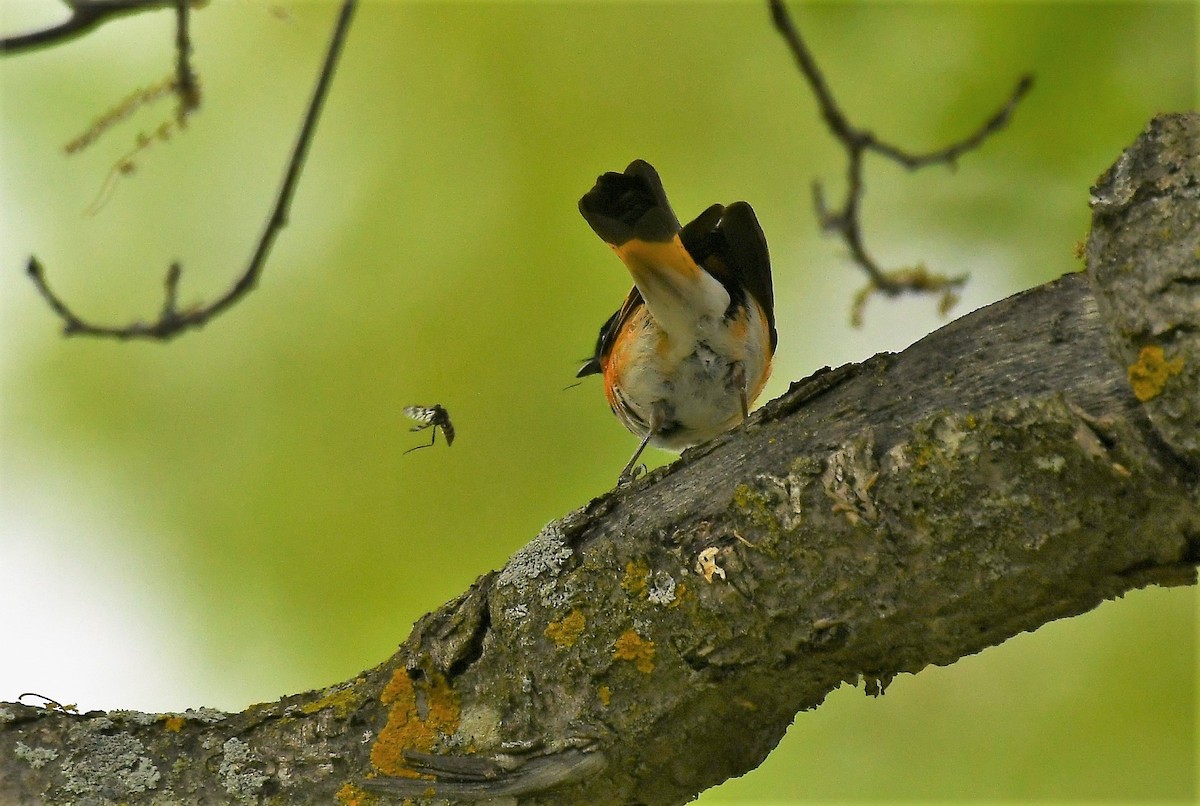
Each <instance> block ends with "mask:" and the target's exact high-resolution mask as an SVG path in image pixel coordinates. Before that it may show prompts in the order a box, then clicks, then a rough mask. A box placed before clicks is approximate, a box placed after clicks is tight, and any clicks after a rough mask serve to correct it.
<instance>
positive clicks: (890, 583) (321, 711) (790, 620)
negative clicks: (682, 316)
mask: <svg viewBox="0 0 1200 806" xmlns="http://www.w3.org/2000/svg"><path fill="white" fill-rule="evenodd" d="M1198 155H1200V116H1197V115H1188V116H1171V117H1163V118H1159V119H1157V120H1155V121H1154V122H1153V123H1152V124H1151V126H1150V128H1149V129H1148V130H1147V132H1146V133H1145V134H1144V135H1143V137H1142V138H1141V139H1140V140H1139V141H1138V143H1136V144H1135V145H1134V147H1133V148H1131V149H1130V151H1128V152H1127V153H1126V156H1125V157H1123V158H1122V160H1121V162H1120V163H1118V165H1117V166H1116V167H1115V168H1114V169H1113V171H1111V172H1110V173H1109V174H1108V175H1107V176H1106V177H1105V178H1104V179H1103V180H1102V181H1101V183H1100V185H1099V186H1098V188H1097V189H1096V191H1095V193H1096V200H1095V214H1094V224H1093V232H1092V235H1091V239H1090V245H1089V266H1090V275H1089V276H1088V277H1084V276H1081V275H1069V276H1066V277H1064V278H1062V279H1060V280H1057V281H1055V282H1052V283H1048V284H1047V285H1045V286H1042V287H1040V288H1036V289H1033V290H1031V291H1028V292H1025V293H1022V294H1018V295H1017V296H1014V297H1012V298H1010V299H1007V300H1004V301H1002V302H999V303H996V304H994V305H992V306H990V307H988V308H985V309H982V310H979V311H976V312H975V313H972V314H970V315H968V316H966V317H963V318H962V319H959V320H958V321H956V322H953V323H952V324H950V325H948V326H946V327H944V328H942V329H941V330H939V331H937V332H935V333H933V334H931V335H930V336H928V337H927V338H925V339H924V340H922V341H921V342H919V343H918V344H915V345H913V346H912V347H911V348H909V349H908V350H905V351H904V352H903V353H901V354H898V355H891V354H884V355H879V356H876V357H875V358H872V359H871V360H869V361H867V362H865V363H863V364H860V365H848V366H845V367H842V368H840V369H837V370H824V371H822V372H819V373H817V374H816V375H814V376H813V377H811V378H809V379H808V380H806V381H803V382H800V383H797V384H794V385H793V387H792V389H790V390H789V391H788V393H787V394H785V395H784V396H783V397H781V398H779V399H777V400H775V401H772V402H771V403H769V404H768V405H767V406H765V407H764V408H763V409H762V410H760V411H759V412H757V413H756V414H754V415H753V416H752V417H751V418H750V420H749V421H748V423H747V424H746V425H745V426H744V427H742V428H739V429H738V430H736V431H735V432H733V433H730V434H727V435H725V436H723V437H721V438H718V439H716V440H714V441H713V442H711V443H708V444H707V445H705V446H702V447H700V448H698V449H694V450H692V451H689V452H688V453H686V454H685V455H684V457H683V459H682V460H681V461H679V462H677V463H675V464H673V465H671V466H670V467H667V468H663V469H661V470H658V471H655V472H653V473H651V474H649V476H647V477H646V478H644V479H642V480H640V481H638V482H636V483H635V484H633V485H631V486H630V487H628V488H623V489H620V490H616V491H613V492H611V493H609V494H607V495H605V496H602V497H601V498H598V499H596V500H594V501H592V502H591V503H589V504H588V505H587V506H585V507H582V508H581V509H579V510H577V511H576V512H574V513H571V514H570V515H568V516H567V517H566V518H564V519H563V520H561V521H556V522H554V523H551V524H549V525H548V526H547V527H546V528H545V529H544V530H543V531H542V533H541V534H540V535H539V536H538V537H537V538H536V539H535V540H534V541H533V542H531V543H530V544H529V545H528V546H526V547H525V548H523V549H522V550H521V551H519V552H518V553H517V554H516V555H514V557H513V558H512V559H511V560H510V561H509V563H508V564H507V565H506V567H505V568H504V569H503V570H502V571H500V572H498V573H488V574H485V575H484V576H482V577H480V578H479V580H478V581H477V582H476V584H475V585H473V586H472V587H471V589H470V590H468V591H467V592H466V593H464V594H463V595H462V596H460V597H459V598H458V599H456V600H454V601H453V602H450V603H449V604H447V605H445V606H444V607H442V608H441V609H440V610H438V611H436V612H434V613H431V614H429V615H427V616H425V617H424V618H423V619H422V620H421V621H420V622H419V623H418V624H417V626H416V628H415V629H414V630H413V633H412V635H411V636H410V637H409V638H408V640H407V641H406V642H405V643H404V645H403V646H402V647H401V648H400V650H399V652H398V653H397V654H396V655H395V656H393V657H392V658H390V659H389V660H387V661H386V662H385V663H383V664H381V665H380V666H378V667H377V668H375V669H371V670H369V671H367V672H364V673H363V674H362V675H361V676H359V677H358V678H356V679H354V680H350V681H347V682H346V683H344V684H341V685H339V686H334V687H332V688H330V689H326V690H324V691H319V692H309V693H306V694H300V695H295V696H289V697H285V698H283V699H282V700H280V701H279V702H277V703H272V704H268V705H258V706H253V707H251V708H250V709H248V710H246V711H245V712H243V713H240V714H224V713H218V712H213V711H207V710H199V711H189V712H187V713H185V714H159V715H150V714H135V713H129V712H114V713H108V714H100V713H91V714H83V715H78V714H72V713H65V712H63V711H62V710H60V709H52V708H51V709H47V708H36V707H29V706H24V705H19V704H9V705H5V706H3V708H2V709H0V723H3V724H0V791H4V792H6V793H15V796H16V797H17V798H18V799H24V800H34V801H36V800H41V801H43V802H47V803H58V802H66V801H83V800H85V799H88V798H93V799H97V798H98V799H101V800H103V799H105V798H107V799H108V800H109V801H117V800H119V801H122V802H128V803H150V802H155V799H167V800H170V801H172V802H189V803H200V802H231V801H238V800H242V801H244V802H254V801H255V799H257V798H261V797H269V796H272V795H278V796H280V797H281V798H282V799H284V800H288V801H292V802H320V801H322V800H323V801H326V802H327V801H328V800H329V799H330V798H332V797H334V796H335V795H336V796H337V797H338V799H339V800H340V801H341V802H343V803H369V802H381V801H379V800H375V801H372V800H371V799H372V798H383V799H384V800H383V801H382V802H392V800H393V799H398V798H401V797H411V798H413V799H414V802H429V801H430V800H431V799H434V800H436V799H444V800H448V801H451V802H469V801H474V800H481V799H486V798H495V797H500V796H503V797H509V798H513V799H515V800H516V802H520V803H522V804H576V803H589V804H625V803H631V802H638V803H644V804H674V803H683V802H685V801H686V800H687V799H689V798H690V797H691V796H692V795H693V794H694V793H696V792H698V791H700V790H702V789H704V788H706V787H708V786H711V785H713V784H716V783H718V782H720V781H722V780H725V779H726V778H728V777H730V776H732V775H737V774H739V773H742V772H745V771H746V770H748V769H750V768H752V767H754V766H756V765H757V764H759V763H760V762H761V761H762V760H763V758H765V756H766V755H767V754H768V753H769V752H770V751H771V749H772V748H773V747H774V746H775V744H776V743H777V742H778V741H779V738H780V737H781V736H782V735H783V732H784V730H785V729H786V727H787V725H788V724H789V723H790V722H791V720H792V718H793V717H794V715H795V714H796V712H797V711H798V710H801V709H805V708H811V707H814V706H817V705H819V704H820V703H821V702H822V700H823V699H824V698H825V696H826V695H827V694H828V693H829V692H830V691H832V690H833V689H834V688H836V687H837V686H839V685H841V684H842V683H844V682H847V681H849V682H857V681H859V680H864V679H865V680H866V682H867V686H868V690H874V691H879V690H882V689H883V688H884V687H885V686H886V685H887V683H888V681H889V680H891V679H892V677H894V676H895V675H897V674H900V673H904V672H909V673H915V672H919V671H920V670H921V669H923V668H925V667H926V666H928V665H930V664H939V665H944V664H948V663H952V662H954V661H955V660H956V659H958V658H960V657H962V656H964V655H967V654H971V653H975V652H978V651H980V650H981V649H983V648H985V647H988V646H991V645H994V644H997V643H1000V642H1002V641H1004V640H1006V639H1007V638H1009V637H1011V636H1013V635H1016V634H1018V633H1020V632H1023V631H1026V630H1032V629H1036V628H1037V627H1038V626H1040V625H1042V624H1044V623H1046V622H1048V621H1050V620H1053V619H1057V618H1063V617H1066V616H1071V615H1075V614H1078V613H1082V612H1085V611H1087V610H1090V609H1091V608H1093V607H1095V606H1096V605H1097V604H1099V603H1100V602H1102V601H1104V600H1105V599H1108V598H1112V597H1116V596H1119V595H1121V594H1122V593H1124V592H1126V591H1128V590H1132V589H1134V588H1139V587H1143V586H1145V585H1150V584H1158V585H1185V584H1194V583H1195V581H1196V569H1195V566H1196V564H1197V562H1200V502H1198V500H1197V499H1198V495H1200V494H1198V492H1197V490H1198V486H1197V479H1198V471H1197V467H1198V465H1197V461H1196V460H1197V455H1196V451H1195V447H1196V445H1195V435H1196V433H1197V428H1196V421H1195V416H1196V415H1195V411H1196V403H1195V401H1196V400H1197V398H1198V397H1200V372H1198V370H1197V367H1198V366H1200V358H1197V356H1200V352H1198V348H1197V341H1198V340H1200V328H1196V327H1194V326H1193V325H1192V324H1191V323H1192V321H1193V318H1194V317H1195V316H1196V311H1197V310H1200V283H1197V282H1196V281H1195V278H1196V276H1197V275H1198V274H1200V269H1198V268H1197V265H1198V261H1197V254H1200V252H1198V251H1197V250H1198V249H1200V225H1198V222H1197V215H1198V213H1197V210H1200V156H1198ZM1167 223H1169V224H1170V226H1166V224H1167ZM1093 289H1096V290H1093ZM1130 295H1134V296H1136V297H1137V298H1138V299H1137V300H1130V299H1129V296H1130ZM1131 323H1132V324H1131ZM1147 348H1158V349H1151V350H1150V351H1149V353H1147ZM1114 356H1115V357H1114Z"/></svg>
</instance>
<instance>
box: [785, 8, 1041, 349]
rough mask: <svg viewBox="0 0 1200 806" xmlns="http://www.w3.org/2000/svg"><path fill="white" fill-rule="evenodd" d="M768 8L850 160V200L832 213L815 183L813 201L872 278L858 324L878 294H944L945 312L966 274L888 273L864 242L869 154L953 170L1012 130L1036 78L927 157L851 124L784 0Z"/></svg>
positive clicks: (861, 298)
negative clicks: (974, 126) (865, 169)
mask: <svg viewBox="0 0 1200 806" xmlns="http://www.w3.org/2000/svg"><path fill="white" fill-rule="evenodd" d="M768 4H769V6H770V9H771V19H772V21H773V22H774V24H775V28H776V29H777V30H778V31H779V33H780V34H781V35H782V36H783V38H784V40H785V41H786V42H787V44H788V47H789V48H790V49H791V51H792V55H793V56H794V57H795V59H796V64H797V66H798V67H799V68H800V72H801V73H802V74H803V75H804V78H805V80H807V82H808V84H809V86H810V87H811V89H812V91H813V94H814V95H815V96H816V99H817V104H818V105H819V106H820V108H821V117H822V118H824V120H825V123H826V125H827V126H828V127H829V130H830V131H831V132H832V133H833V136H834V137H835V138H837V140H838V142H840V143H841V144H842V146H843V147H844V148H845V149H846V156H847V157H848V165H847V168H846V196H845V199H844V200H843V202H842V204H841V206H840V207H838V208H836V209H832V208H830V207H829V206H828V205H827V204H826V203H825V194H824V191H823V189H822V187H821V183H820V182H819V181H815V180H814V182H813V200H814V202H815V204H816V208H817V216H818V218H819V219H820V222H821V228H822V229H823V230H825V231H826V232H835V233H838V234H839V235H841V236H842V239H843V240H844V241H845V242H846V246H847V247H848V248H849V250H850V254H851V256H852V257H853V258H854V261H855V262H856V263H857V264H858V265H859V266H860V267H862V269H863V271H865V272H866V273H867V277H868V278H869V284H868V285H867V287H866V288H864V289H863V290H862V291H860V292H859V293H858V295H857V296H856V298H855V304H854V309H853V311H852V315H851V319H852V321H853V322H854V324H855V325H856V326H857V325H859V324H861V318H862V308H863V306H864V305H865V304H866V301H867V299H869V298H870V296H871V295H872V294H873V293H882V294H886V295H888V296H897V295H898V294H902V293H906V292H908V293H940V294H941V295H942V300H941V308H942V310H943V312H945V310H947V309H948V308H949V307H950V306H951V305H953V304H954V302H955V301H956V300H957V291H958V289H959V288H961V287H962V284H963V283H964V282H966V280H967V276H966V275H958V276H954V277H947V276H945V275H940V274H935V273H932V272H929V271H928V270H926V269H925V267H924V266H916V267H910V268H903V269H896V270H890V271H889V270H885V269H883V268H882V267H881V266H880V265H879V264H878V263H877V262H876V261H875V259H874V258H873V257H871V255H870V253H869V252H867V248H866V246H865V245H864V243H863V236H862V224H861V223H860V216H859V213H860V211H861V209H862V197H863V192H864V185H863V178H862V171H863V168H862V164H863V155H864V154H865V153H866V152H867V151H874V152H875V153H876V154H879V155H881V156H883V157H886V158H888V159H890V160H892V161H893V162H896V163H898V164H899V165H903V166H904V167H905V168H908V169H909V170H916V169H917V168H924V167H926V166H928V165H949V166H950V167H952V168H953V167H954V166H955V165H956V164H957V161H958V158H959V157H961V156H962V155H963V154H965V153H967V152H969V151H971V150H973V149H976V148H978V147H979V146H980V145H982V144H983V142H984V141H985V140H986V139H987V138H988V137H990V136H991V135H993V134H995V133H996V132H998V131H1000V130H1001V129H1002V128H1004V126H1005V125H1007V123H1008V121H1009V119H1010V118H1011V117H1012V113H1013V110H1014V109H1016V106H1017V104H1018V103H1020V101H1021V99H1022V98H1024V97H1025V95H1026V94H1027V93H1028V92H1029V90H1030V88H1031V87H1032V86H1033V77H1032V76H1030V75H1024V76H1022V77H1021V79H1020V80H1019V81H1018V82H1017V86H1016V88H1015V89H1014V90H1013V92H1012V94H1011V95H1010V96H1009V98H1008V100H1007V101H1006V102H1005V103H1004V105H1003V106H1001V107H1000V109H999V110H997V111H996V113H995V114H993V115H992V116H991V117H990V118H988V119H987V120H986V121H984V123H983V125H981V126H980V127H979V128H978V129H977V130H976V131H975V132H973V133H972V134H970V135H968V136H967V137H964V138H963V139H961V140H959V141H957V142H955V143H953V144H951V145H949V146H946V147H945V148H941V149H938V150H936V151H930V152H927V153H915V152H912V151H908V150H906V149H902V148H900V147H898V146H894V145H892V144H890V143H887V142H884V141H883V140H880V139H879V138H878V137H876V136H875V135H874V134H873V133H872V132H869V131H867V130H865V129H860V128H858V127H856V126H854V125H853V124H851V123H850V121H849V120H848V119H847V118H846V115H845V113H844V112H842V109H841V107H839V106H838V104H837V101H836V100H835V99H834V97H833V93H832V92H831V91H830V89H829V84H828V83H827V82H826V81H825V76H824V74H823V73H822V72H821V69H820V67H818V66H817V62H816V59H815V58H814V57H813V55H812V52H811V51H810V50H809V49H808V46H807V45H806V44H805V43H804V40H803V38H802V37H801V36H800V31H799V30H798V29H797V28H796V25H795V23H794V22H793V21H792V17H791V14H790V13H789V12H788V10H787V6H786V5H784V3H783V0H768Z"/></svg>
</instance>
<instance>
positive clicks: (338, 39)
mask: <svg viewBox="0 0 1200 806" xmlns="http://www.w3.org/2000/svg"><path fill="white" fill-rule="evenodd" d="M181 5H182V4H181ZM357 5H358V2H357V0H344V2H343V3H342V8H341V11H340V12H339V14H338V18H337V22H336V23H335V24H334V30H333V36H332V39H331V41H330V43H329V50H328V52H327V53H326V55H325V61H324V64H323V65H322V67H321V74H320V76H319V77H318V79H317V86H316V88H315V89H314V90H313V96H312V100H311V101H310V102H309V105H308V110H307V111H306V113H305V115H304V122H303V124H302V125H301V127H300V134H299V135H298V137H297V138H296V144H295V146H294V147H293V149H292V155H291V158H290V159H289V161H288V166H287V170H286V172H285V173H284V177H283V182H282V184H281V185H280V188H279V194H278V195H277V196H276V199H275V205H274V207H273V209H272V211H271V216H270V218H269V219H268V220H267V223H266V226H265V227H264V229H263V233H262V235H261V236H260V237H259V240H258V245H257V246H256V247H255V250H254V254H253V255H252V256H251V257H250V261H249V264H248V265H247V266H246V269H245V271H243V272H242V274H241V275H240V276H239V277H238V278H237V280H236V281H235V282H234V283H233V285H231V286H230V287H229V289H228V290H227V291H226V292H225V293H224V294H222V295H221V296H220V297H218V298H217V299H215V300H213V301H212V302H209V303H207V304H203V305H196V306H192V307H190V308H187V309H185V310H180V309H179V308H178V306H177V304H176V299H177V294H178V287H179V279H180V275H181V273H182V267H181V266H180V264H178V263H174V264H172V265H171V267H170V269H169V270H168V271H167V276H166V280H165V282H164V287H165V292H164V302H163V307H162V310H161V312H160V313H159V316H158V319H157V320H155V321H153V322H150V323H145V322H140V321H139V322H133V323H131V324H128V325H122V326H113V325H97V324H94V323H91V322H88V321H86V320H84V319H83V318H82V317H80V316H79V315H78V314H76V313H75V312H74V311H72V310H71V309H70V307H69V306H68V305H67V304H66V303H65V302H63V300H62V299H61V298H60V297H59V296H57V295H56V294H55V293H54V292H53V291H52V290H51V289H50V286H49V285H48V284H47V282H46V277H45V272H44V271H43V269H42V265H41V263H40V262H39V261H38V259H37V258H36V257H30V258H29V266H28V273H29V277H30V279H31V280H32V281H33V283H34V285H35V286H36V287H37V290H38V292H39V293H40V294H41V295H42V297H43V298H44V299H45V300H46V302H47V304H49V306H50V308H51V310H53V311H54V312H55V313H56V314H58V316H59V318H60V319H62V320H63V333H64V335H68V336H75V335H82V336H98V337H107V338H115V339H120V340H126V339H138V338H141V339H157V340H160V341H166V340H168V339H171V338H173V337H174V336H176V335H178V334H180V333H182V332H183V331H185V330H188V329H190V328H197V327H201V326H203V325H204V324H205V323H207V322H208V321H209V320H210V319H212V318H213V317H215V316H217V315H218V314H220V313H221V312H222V311H224V310H225V309H226V308H229V307H230V306H231V305H233V304H234V303H236V302H237V301H238V300H239V299H241V298H242V297H243V296H244V295H245V294H246V293H247V292H248V291H250V290H251V289H252V288H254V286H255V284H256V283H257V282H258V278H259V276H260V275H261V274H262V268H263V264H264V263H265V262H266V259H267V255H268V254H269V253H270V251H271V247H272V245H273V244H274V242H275V238H276V237H277V236H278V235H279V231H280V230H282V229H283V227H284V226H286V225H287V217H288V209H289V208H290V206H291V201H292V196H293V195H294V194H295V190H296V182H297V180H298V179H299V178H300V172H301V170H302V168H303V165H304V158H305V156H306V155H307V153H308V147H309V145H310V143H311V142H312V137H313V133H314V131H315V130H316V125H317V120H318V118H319V117H320V115H321V107H322V105H323V104H324V102H325V97H326V96H327V95H328V93H329V86H330V84H331V82H332V80H333V73H334V68H335V67H336V65H337V61H338V57H339V56H340V55H341V51H342V46H343V44H344V43H345V40H346V34H347V32H348V31H349V28H350V20H351V18H352V17H353V15H354V10H355V8H356V6H357ZM180 19H181V21H182V20H186V12H181V14H180ZM178 43H179V45H180V52H181V55H180V57H179V60H180V70H181V73H182V72H184V71H186V72H187V73H188V74H190V72H191V71H190V67H187V62H186V55H184V54H185V53H186V50H187V49H189V48H190V45H189V44H188V43H187V39H186V34H185V33H181V34H180V35H179V38H178ZM193 86H194V85H193Z"/></svg>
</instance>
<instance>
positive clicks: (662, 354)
mask: <svg viewBox="0 0 1200 806" xmlns="http://www.w3.org/2000/svg"><path fill="white" fill-rule="evenodd" d="M643 328H644V329H645V330H646V331H649V332H646V333H644V334H642V335H643V337H642V338H638V339H636V340H635V341H634V343H633V344H631V345H630V347H631V349H632V351H633V352H634V355H631V356H630V359H632V360H629V361H628V362H626V363H625V367H626V369H625V372H624V373H623V374H622V376H621V378H620V379H619V381H618V383H617V385H616V392H617V401H618V403H619V405H616V406H614V411H615V412H616V414H617V417H619V418H620V419H621V421H622V423H623V424H624V425H625V427H626V428H628V429H629V430H630V431H632V432H633V433H634V434H637V435H638V436H639V437H641V436H645V434H646V432H647V431H648V430H649V429H650V428H654V429H655V431H657V432H658V433H656V435H655V436H653V437H651V439H650V444H651V445H654V446H656V447H660V448H668V449H671V450H682V449H683V448H686V447H689V446H691V445H698V444H700V443H702V442H707V441H708V440H710V439H712V438H713V437H715V436H718V435H719V434H722V433H724V432H725V431H728V430H729V429H730V428H732V427H734V426H735V425H737V424H738V423H739V422H741V420H742V399H743V395H745V396H746V398H747V404H749V403H750V402H752V400H751V399H750V398H752V397H753V396H754V395H755V393H756V392H757V391H758V389H757V387H758V385H759V384H760V381H761V379H762V377H763V375H764V373H765V371H766V366H765V363H766V353H767V345H766V344H765V343H764V341H765V338H766V327H765V325H764V324H763V322H762V321H761V317H760V315H759V312H758V308H757V306H755V305H751V306H750V321H749V322H748V327H747V328H746V335H747V338H746V339H744V340H741V341H739V340H737V339H734V338H733V336H732V334H731V332H730V326H729V323H728V322H726V321H724V320H723V319H719V318H709V319H707V320H705V321H703V322H701V323H700V326H699V327H697V328H696V329H695V331H694V332H695V333H696V338H695V340H694V341H692V342H690V343H687V344H678V343H675V341H674V340H672V344H671V348H672V349H668V350H663V349H661V346H660V339H661V338H662V336H661V331H660V330H659V328H658V325H657V324H656V323H655V322H654V319H653V318H652V317H649V316H647V317H646V318H645V321H644V323H643ZM739 367H740V370H741V371H740V372H739ZM746 386H749V389H746Z"/></svg>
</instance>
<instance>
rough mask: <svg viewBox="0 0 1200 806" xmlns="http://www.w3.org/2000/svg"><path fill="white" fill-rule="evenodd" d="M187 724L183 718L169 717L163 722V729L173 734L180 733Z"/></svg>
mask: <svg viewBox="0 0 1200 806" xmlns="http://www.w3.org/2000/svg"><path fill="white" fill-rule="evenodd" d="M186 722H187V720H186V719H184V718H183V717H181V716H169V717H167V718H166V719H164V720H163V727H164V728H166V729H167V730H169V731H170V732H171V733H179V731H181V730H183V726H184V723H186Z"/></svg>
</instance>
